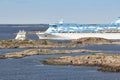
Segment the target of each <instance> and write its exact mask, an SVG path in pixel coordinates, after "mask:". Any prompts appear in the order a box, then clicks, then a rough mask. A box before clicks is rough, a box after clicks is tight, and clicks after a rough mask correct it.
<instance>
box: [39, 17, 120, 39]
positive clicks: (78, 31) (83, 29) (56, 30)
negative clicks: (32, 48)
mask: <svg viewBox="0 0 120 80" xmlns="http://www.w3.org/2000/svg"><path fill="white" fill-rule="evenodd" d="M37 35H38V37H39V39H56V40H57V39H60V40H70V39H79V38H83V37H100V38H106V39H120V17H118V18H116V19H115V20H114V21H112V22H111V23H110V24H75V23H63V22H60V23H55V24H50V25H49V28H48V29H47V30H46V31H45V32H43V33H41V32H38V33H37Z"/></svg>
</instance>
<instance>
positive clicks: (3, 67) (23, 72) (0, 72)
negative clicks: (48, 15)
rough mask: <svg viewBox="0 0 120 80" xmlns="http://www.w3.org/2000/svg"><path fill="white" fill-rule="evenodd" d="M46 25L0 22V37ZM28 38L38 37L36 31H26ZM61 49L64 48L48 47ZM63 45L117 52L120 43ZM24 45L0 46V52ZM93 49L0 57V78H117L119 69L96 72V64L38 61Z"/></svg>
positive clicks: (45, 79) (6, 37)
mask: <svg viewBox="0 0 120 80" xmlns="http://www.w3.org/2000/svg"><path fill="white" fill-rule="evenodd" d="M47 28H48V25H37V26H36V25H32V26H23V25H22V26H18V25H16V26H15V25H4V26H0V40H9V39H14V38H15V36H16V35H15V34H14V33H16V32H18V31H19V30H25V31H38V30H46V29H47ZM28 37H29V38H30V39H38V37H37V36H36V35H28ZM51 49H65V48H51ZM66 49H89V50H99V51H103V52H104V53H108V54H109V53H114V54H120V45H92V46H87V47H76V48H66ZM23 50H26V49H14V48H13V49H0V54H5V53H8V52H17V51H23ZM86 54H93V53H88V52H87V53H74V54H53V55H34V56H27V57H24V58H19V59H13V58H9V59H0V80H120V73H114V72H113V73H112V72H100V71H97V69H98V68H99V67H86V66H71V65H66V66H57V65H45V64H42V60H45V59H47V58H55V57H61V56H78V55H86Z"/></svg>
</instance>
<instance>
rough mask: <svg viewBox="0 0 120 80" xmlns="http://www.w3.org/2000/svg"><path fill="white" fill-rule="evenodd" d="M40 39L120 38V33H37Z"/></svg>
mask: <svg viewBox="0 0 120 80" xmlns="http://www.w3.org/2000/svg"><path fill="white" fill-rule="evenodd" d="M37 35H38V37H39V39H53V40H72V39H79V38H85V37H99V38H105V39H120V33H37Z"/></svg>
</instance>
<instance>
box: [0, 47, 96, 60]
mask: <svg viewBox="0 0 120 80" xmlns="http://www.w3.org/2000/svg"><path fill="white" fill-rule="evenodd" d="M84 52H98V51H94V50H85V49H80V50H50V49H28V50H24V51H21V52H12V53H6V54H1V55H0V59H6V58H22V57H26V56H32V55H48V54H72V53H84Z"/></svg>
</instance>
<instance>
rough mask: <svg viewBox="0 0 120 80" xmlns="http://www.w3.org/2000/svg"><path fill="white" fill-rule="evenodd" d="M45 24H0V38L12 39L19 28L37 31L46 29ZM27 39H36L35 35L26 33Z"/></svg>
mask: <svg viewBox="0 0 120 80" xmlns="http://www.w3.org/2000/svg"><path fill="white" fill-rule="evenodd" d="M47 28H48V25H47V24H44V25H21V26H19V25H0V40H8V39H14V38H15V36H16V34H14V33H17V32H18V31H19V30H25V31H27V32H28V31H38V30H46V29H47ZM27 37H28V38H29V39H38V37H37V35H27Z"/></svg>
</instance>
